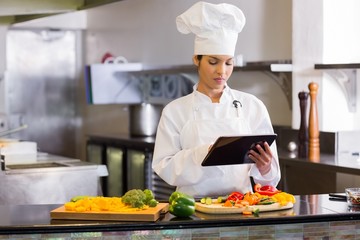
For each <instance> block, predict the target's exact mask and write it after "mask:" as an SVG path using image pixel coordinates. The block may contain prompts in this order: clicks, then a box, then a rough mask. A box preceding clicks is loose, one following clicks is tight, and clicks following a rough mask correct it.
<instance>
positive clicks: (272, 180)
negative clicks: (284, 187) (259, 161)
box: [250, 102, 281, 186]
mask: <svg viewBox="0 0 360 240" xmlns="http://www.w3.org/2000/svg"><path fill="white" fill-rule="evenodd" d="M260 106H261V108H262V110H261V111H259V113H258V114H261V117H260V116H258V117H256V118H257V119H259V120H260V119H261V121H253V123H254V125H253V126H252V130H253V131H254V132H256V133H274V130H273V127H272V124H271V120H270V116H269V113H268V111H267V109H266V107H265V105H264V104H263V103H262V102H260ZM270 148H271V152H272V155H273V159H272V163H271V170H270V171H269V172H268V173H267V174H265V175H261V173H260V172H259V170H258V168H257V167H256V166H255V165H253V166H252V168H251V170H250V175H251V176H252V177H253V178H254V181H255V183H260V184H261V185H271V186H277V185H278V183H279V181H280V178H281V174H280V165H279V157H278V152H277V146H276V142H274V143H273V144H272V145H271V146H270Z"/></svg>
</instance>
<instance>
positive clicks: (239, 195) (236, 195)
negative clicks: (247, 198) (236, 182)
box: [226, 192, 244, 202]
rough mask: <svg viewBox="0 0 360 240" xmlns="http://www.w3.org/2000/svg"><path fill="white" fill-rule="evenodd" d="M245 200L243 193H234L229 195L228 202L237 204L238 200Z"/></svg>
mask: <svg viewBox="0 0 360 240" xmlns="http://www.w3.org/2000/svg"><path fill="white" fill-rule="evenodd" d="M243 198H244V194H242V193H241V192H232V193H230V194H229V196H228V197H227V199H226V200H230V201H234V202H236V201H238V200H242V199H243Z"/></svg>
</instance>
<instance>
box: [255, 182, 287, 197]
mask: <svg viewBox="0 0 360 240" xmlns="http://www.w3.org/2000/svg"><path fill="white" fill-rule="evenodd" d="M254 191H255V192H257V193H259V194H261V195H267V196H272V195H274V194H276V193H279V192H281V191H280V190H278V189H277V188H276V187H274V186H270V185H266V186H261V184H259V183H257V184H255V186H254Z"/></svg>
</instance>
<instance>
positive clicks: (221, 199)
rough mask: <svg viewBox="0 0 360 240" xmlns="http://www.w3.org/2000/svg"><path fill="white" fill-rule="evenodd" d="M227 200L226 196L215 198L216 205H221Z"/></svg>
mask: <svg viewBox="0 0 360 240" xmlns="http://www.w3.org/2000/svg"><path fill="white" fill-rule="evenodd" d="M227 198H228V196H219V197H218V198H217V202H218V203H223V202H225V201H226V199H227Z"/></svg>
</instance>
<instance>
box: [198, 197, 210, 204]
mask: <svg viewBox="0 0 360 240" xmlns="http://www.w3.org/2000/svg"><path fill="white" fill-rule="evenodd" d="M200 202H201V203H202V204H206V205H211V204H212V198H211V197H204V198H201V199H200Z"/></svg>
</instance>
